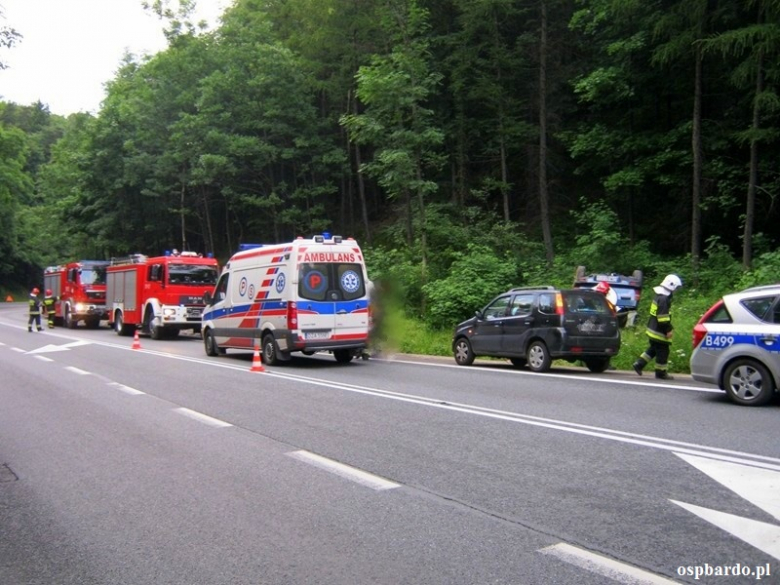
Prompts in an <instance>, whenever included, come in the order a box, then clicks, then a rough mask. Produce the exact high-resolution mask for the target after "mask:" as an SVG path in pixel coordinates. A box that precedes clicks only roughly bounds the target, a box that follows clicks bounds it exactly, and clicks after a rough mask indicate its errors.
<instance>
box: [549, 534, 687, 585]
mask: <svg viewBox="0 0 780 585" xmlns="http://www.w3.org/2000/svg"><path fill="white" fill-rule="evenodd" d="M539 552H540V553H542V554H545V555H551V556H554V557H556V558H558V559H560V560H562V561H564V562H567V563H570V564H572V565H575V566H577V567H580V568H582V569H585V570H587V571H590V572H591V573H596V574H597V575H602V576H604V577H607V578H609V579H612V580H613V581H615V582H617V583H623V584H624V585H671V584H673V583H677V581H673V580H671V579H667V578H666V577H661V576H660V575H656V574H655V573H650V572H648V571H645V570H643V569H638V568H637V567H634V566H632V565H627V564H626V563H621V562H619V561H616V560H614V559H611V558H609V557H605V556H603V555H600V554H596V553H594V552H591V551H589V550H585V549H584V548H579V547H576V546H572V545H570V544H566V543H565V542H560V543H558V544H554V545H552V546H548V547H546V548H543V549H540V550H539Z"/></svg>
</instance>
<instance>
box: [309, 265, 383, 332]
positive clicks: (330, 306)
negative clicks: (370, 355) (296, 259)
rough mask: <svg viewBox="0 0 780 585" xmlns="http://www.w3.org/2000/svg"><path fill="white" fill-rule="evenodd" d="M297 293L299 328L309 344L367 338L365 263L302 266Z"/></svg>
mask: <svg viewBox="0 0 780 585" xmlns="http://www.w3.org/2000/svg"><path fill="white" fill-rule="evenodd" d="M334 257H335V255H334ZM297 292H298V295H297V296H298V301H297V308H298V328H299V333H300V335H301V336H302V337H303V338H304V340H305V341H306V342H307V343H308V342H312V343H315V344H316V343H318V342H328V341H331V342H333V341H335V342H348V341H354V340H357V339H363V340H364V339H365V338H366V334H367V331H368V309H367V307H368V298H367V292H366V282H365V271H364V267H363V264H362V263H360V262H341V261H335V262H307V263H302V264H300V265H299V269H298V291H297Z"/></svg>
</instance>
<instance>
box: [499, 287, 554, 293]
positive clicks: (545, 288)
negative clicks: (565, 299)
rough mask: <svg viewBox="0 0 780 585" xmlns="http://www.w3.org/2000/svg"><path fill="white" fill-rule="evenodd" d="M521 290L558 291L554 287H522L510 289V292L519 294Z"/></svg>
mask: <svg viewBox="0 0 780 585" xmlns="http://www.w3.org/2000/svg"><path fill="white" fill-rule="evenodd" d="M521 290H556V289H555V287H554V286H520V287H517V288H513V289H510V291H509V292H517V291H521Z"/></svg>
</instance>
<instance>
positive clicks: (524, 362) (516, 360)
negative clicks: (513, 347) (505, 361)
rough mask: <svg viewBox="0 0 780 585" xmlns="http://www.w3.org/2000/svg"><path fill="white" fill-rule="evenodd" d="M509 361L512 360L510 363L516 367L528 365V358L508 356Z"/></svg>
mask: <svg viewBox="0 0 780 585" xmlns="http://www.w3.org/2000/svg"><path fill="white" fill-rule="evenodd" d="M509 361H510V362H512V365H513V366H514V367H516V368H524V367H525V366H526V365H528V360H527V359H525V358H509Z"/></svg>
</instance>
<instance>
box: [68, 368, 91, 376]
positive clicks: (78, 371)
mask: <svg viewBox="0 0 780 585" xmlns="http://www.w3.org/2000/svg"><path fill="white" fill-rule="evenodd" d="M65 369H66V370H68V371H69V372H73V373H74V374H78V375H79V376H89V375H91V372H88V371H86V370H82V369H81V368H77V367H74V366H65Z"/></svg>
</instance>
